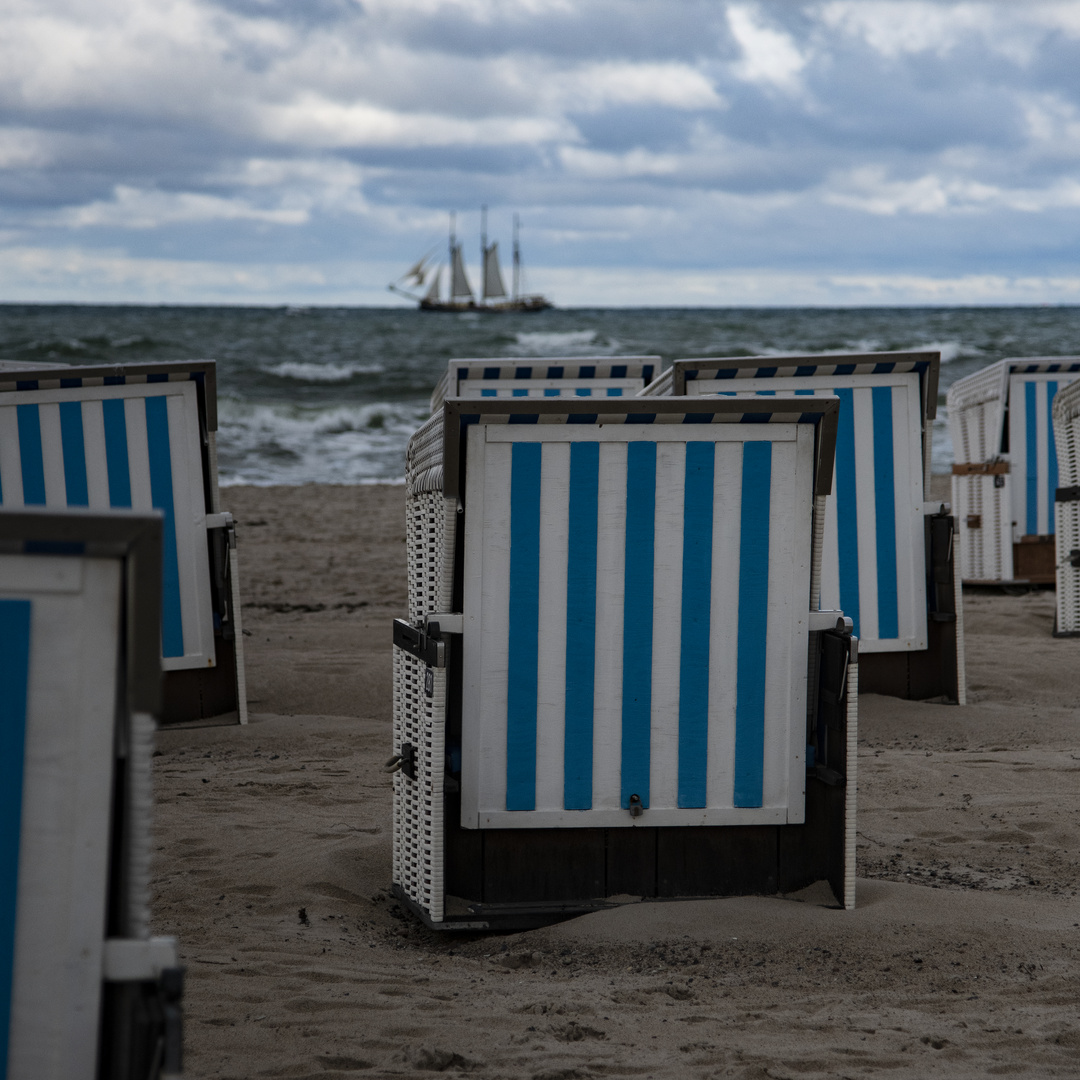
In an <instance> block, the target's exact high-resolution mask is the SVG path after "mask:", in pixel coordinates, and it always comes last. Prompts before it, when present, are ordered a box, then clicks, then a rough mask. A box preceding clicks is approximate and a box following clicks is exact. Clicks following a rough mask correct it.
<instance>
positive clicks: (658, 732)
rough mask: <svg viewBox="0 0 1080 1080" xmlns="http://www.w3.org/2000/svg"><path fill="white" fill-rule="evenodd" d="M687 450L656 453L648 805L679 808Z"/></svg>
mask: <svg viewBox="0 0 1080 1080" xmlns="http://www.w3.org/2000/svg"><path fill="white" fill-rule="evenodd" d="M685 484H686V445H685V444H684V443H661V444H660V445H659V446H657V449H656V516H655V519H654V520H655V528H654V535H653V544H654V548H653V552H654V554H653V637H652V715H651V720H650V740H649V804H650V805H651V806H677V805H678V781H679V675H680V664H679V659H680V649H681V641H682V635H681V623H682V561H683V503H684V498H685Z"/></svg>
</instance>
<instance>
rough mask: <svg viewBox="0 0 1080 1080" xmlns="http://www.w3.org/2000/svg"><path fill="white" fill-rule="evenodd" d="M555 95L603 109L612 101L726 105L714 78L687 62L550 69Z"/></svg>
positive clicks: (566, 102)
mask: <svg viewBox="0 0 1080 1080" xmlns="http://www.w3.org/2000/svg"><path fill="white" fill-rule="evenodd" d="M548 78H550V79H552V80H553V82H554V86H555V94H554V95H553V96H554V97H555V98H556V99H557V100H559V102H560V103H561V104H562V106H563V107H564V108H569V109H581V108H586V109H592V110H599V109H603V108H607V107H608V106H611V105H663V106H667V107H668V108H672V109H719V108H724V107H725V106H726V102H725V101H724V99H723V97H721V95H719V94H718V93H717V92H716V88H715V87H714V86H713V84H712V83H711V82H710V80H709V79H708V78H707V77H706V76H705V75H704V74H702V72H700V71H697V70H695V69H694V68H692V67H690V66H689V65H687V64H647V63H638V64H630V63H604V64H587V65H584V66H582V67H580V68H577V69H571V70H569V71H567V72H564V73H561V74H560V73H557V72H550V73H548Z"/></svg>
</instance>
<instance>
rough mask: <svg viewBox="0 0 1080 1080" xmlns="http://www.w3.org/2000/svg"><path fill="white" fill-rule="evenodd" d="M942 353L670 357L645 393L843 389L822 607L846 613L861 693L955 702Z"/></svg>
mask: <svg viewBox="0 0 1080 1080" xmlns="http://www.w3.org/2000/svg"><path fill="white" fill-rule="evenodd" d="M939 364H940V354H939V353H937V352H930V351H926V352H882V353H840V354H832V355H816V356H783V357H761V356H751V357H724V358H709V359H695V360H676V361H675V362H674V364H673V365H672V366H671V367H670V368H669V369H668V370H667V371H665V372H664V373H663V375H662V376H660V377H659V378H658V379H656V380H655V381H654V382H653V383H652V384H651V385H650V386H649V387H648V388H646V390H645V391H644V395H645V396H647V397H657V396H663V395H669V394H670V395H675V396H684V395H685V396H687V397H695V398H696V397H701V396H708V395H712V394H719V395H722V396H735V397H737V396H739V395H754V396H758V397H760V396H766V397H767V396H770V395H773V394H795V395H797V396H800V397H815V396H822V395H824V396H829V395H836V396H837V397H839V399H840V420H839V428H838V431H837V446H836V484H835V494H834V495H832V496H830V497H829V498H828V499H827V500H826V503H825V509H824V513H823V515H822V518H821V522H822V524H823V526H824V530H825V533H824V537H823V557H822V571H821V593H822V601H821V603H822V607H826V608H842V609H843V611H844V614H845V615H848V616H850V618H851V619H852V622H853V624H854V628H855V633H856V635H857V636H858V638H859V654H860V656H861V662H860V669H859V677H860V680H861V686H862V689H863V691H864V692H869V693H883V694H890V695H893V696H897V697H903V698H915V699H926V698H933V697H943V698H945V699H947V700H949V701H952V702H958V703H960V704H961V705H962V704H965V702H966V699H967V689H966V680H965V675H964V633H963V607H962V596H961V588H960V577H959V573H958V572H957V571H956V570H955V567H954V561H953V530H954V520H953V518H952V516H951V514H950V513H948V511H947V510H946V508H945V507H943V506H942V505H941V504H940V503H933V502H929V501H927V500H928V499H929V488H930V441H931V425H932V422H933V418H934V415H935V412H936V408H937V385H938V367H939Z"/></svg>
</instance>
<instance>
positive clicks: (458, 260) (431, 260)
mask: <svg viewBox="0 0 1080 1080" xmlns="http://www.w3.org/2000/svg"><path fill="white" fill-rule="evenodd" d="M454 224H455V221H454V215H453V214H451V215H450V253H449V255H450V259H449V262H450V295H449V296H448V297H447V298H446V299H443V297H442V271H443V263H442V262H441V261H440V260H439V259H438V256H437V255H436V254H435V250H432V251H429V252H428V253H427V254H426V255H424V256H423V257H422V258H421V259H419V260H418V261H417V262H416V263H414V264H413V265H412V266H411V267H409V269H408V270H406V271H405V273H404V274H402V275H401V277H400V278H398V280H397V281H395V282H393V283H392V284H391V285H390V286H389V289H390V291H391V292H395V293H397V294H398V295H399V296H405V297H408V298H409V299H410V300H415V301H416V302H417V303H418V304H419V306H420V310H421V311H478V312H493V313H495V312H507V311H544V310H546V309H547V308H550V307H553V306H554V305H553V304H552V302H551V301H550V300H548V299H547V298H546V297H544V296H540V295H539V294H538V293H523V292H522V291H521V280H522V272H521V245H520V243H519V241H518V216H517V214H515V215H514V263H513V266H514V269H513V277H512V279H511V281H512V284H511V291H510V293H509V294H508V293H507V291H506V285H505V284H504V282H503V276H502V270H501V269H500V268H499V244H498V242H497V241H496V242H494V243H492V244H489V243H488V236H487V207H486V206H485V207H482V208H481V211H480V252H481V262H480V265H481V290H480V297H479V299H477V297H476V296H475V294H474V293H473V290H472V286H470V285H469V278H468V275H467V274H466V273H465V257H464V255H463V254H462V251H461V244H460V242H459V241H458V239H457V235H456V233H455V229H454ZM429 275H430V276H429ZM425 284H426V285H427V291H426V292H424V293H422V294H417V293H414V292H410V291H409V288H407V287H403V286H409V287H411V288H413V289H422V288H423V287H424V285H425Z"/></svg>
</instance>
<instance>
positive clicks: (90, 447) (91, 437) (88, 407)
mask: <svg viewBox="0 0 1080 1080" xmlns="http://www.w3.org/2000/svg"><path fill="white" fill-rule="evenodd" d="M82 422H83V446H84V448H85V450H86V494H87V497H88V501H89V503H90V508H91V509H92V510H108V509H109V465H108V459H107V458H106V454H105V414H104V412H103V410H102V403H101V401H100V400H97V401H84V402H83V403H82Z"/></svg>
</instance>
